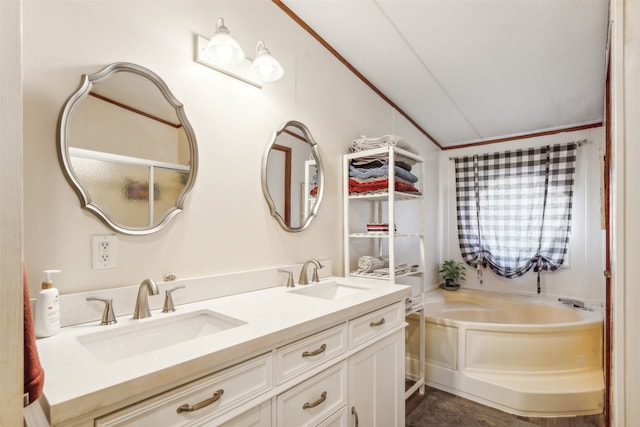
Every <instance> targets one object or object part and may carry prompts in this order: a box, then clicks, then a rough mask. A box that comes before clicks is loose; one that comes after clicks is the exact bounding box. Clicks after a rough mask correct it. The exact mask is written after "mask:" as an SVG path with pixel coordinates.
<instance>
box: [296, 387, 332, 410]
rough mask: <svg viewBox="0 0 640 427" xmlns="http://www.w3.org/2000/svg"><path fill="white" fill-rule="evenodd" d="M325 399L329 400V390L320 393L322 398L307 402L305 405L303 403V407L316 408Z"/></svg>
mask: <svg viewBox="0 0 640 427" xmlns="http://www.w3.org/2000/svg"><path fill="white" fill-rule="evenodd" d="M325 400H327V392H326V391H323V392H322V394H321V395H320V399H318V400H316V401H315V402H313V403H309V402H307V403H305V404H304V405H302V409H309V408H315V407H316V406H318V405H319V404H321V403H322V402H324V401H325Z"/></svg>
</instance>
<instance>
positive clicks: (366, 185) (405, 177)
mask: <svg viewBox="0 0 640 427" xmlns="http://www.w3.org/2000/svg"><path fill="white" fill-rule="evenodd" d="M389 146H395V147H398V148H402V149H404V150H406V151H408V152H410V153H413V154H418V152H417V151H416V150H415V149H414V148H413V147H411V146H410V145H409V144H407V143H405V142H404V141H402V139H401V138H399V137H397V136H394V135H384V136H381V137H379V138H365V137H364V136H361V137H360V138H356V139H354V140H353V141H352V143H351V146H350V147H349V152H351V153H357V152H360V151H366V150H371V149H373V148H381V147H389ZM388 157H389V156H388V155H387V153H380V154H375V155H367V156H364V157H358V158H356V159H353V160H351V165H349V193H350V194H354V193H359V194H363V193H366V194H375V193H384V192H386V191H388V189H389V176H390V175H391V173H393V177H394V190H395V191H400V192H405V193H415V194H420V191H419V190H418V189H417V188H416V187H415V186H414V184H415V183H416V182H418V177H417V176H416V175H414V174H412V173H411V165H413V164H415V163H416V161H415V160H414V159H412V158H409V157H406V156H403V155H400V154H396V156H395V159H394V162H395V163H394V167H393V170H390V168H389V165H388V161H389V158H388Z"/></svg>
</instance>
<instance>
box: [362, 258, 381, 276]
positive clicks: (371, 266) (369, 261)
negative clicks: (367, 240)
mask: <svg viewBox="0 0 640 427" xmlns="http://www.w3.org/2000/svg"><path fill="white" fill-rule="evenodd" d="M383 267H384V262H383V261H382V260H381V259H380V258H376V257H374V256H369V255H365V256H363V257H360V259H359V260H358V273H371V272H372V271H373V270H376V269H378V268H383Z"/></svg>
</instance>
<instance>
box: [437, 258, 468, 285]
mask: <svg viewBox="0 0 640 427" xmlns="http://www.w3.org/2000/svg"><path fill="white" fill-rule="evenodd" d="M465 268H466V267H465V265H464V264H463V263H461V262H459V261H455V260H452V259H448V260H446V261H444V262H443V263H442V266H441V267H440V270H439V273H442V278H443V279H444V285H443V286H442V287H443V288H445V289H458V288H459V287H460V284H459V283H457V281H458V280H463V279H464V277H465V272H464V270H465Z"/></svg>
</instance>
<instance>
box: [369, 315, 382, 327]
mask: <svg viewBox="0 0 640 427" xmlns="http://www.w3.org/2000/svg"><path fill="white" fill-rule="evenodd" d="M384 322H385V320H384V317H383V318H382V319H380V320H378V321H377V322H371V323H369V326H371V327H372V328H373V327H375V326H382V325H384Z"/></svg>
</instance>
